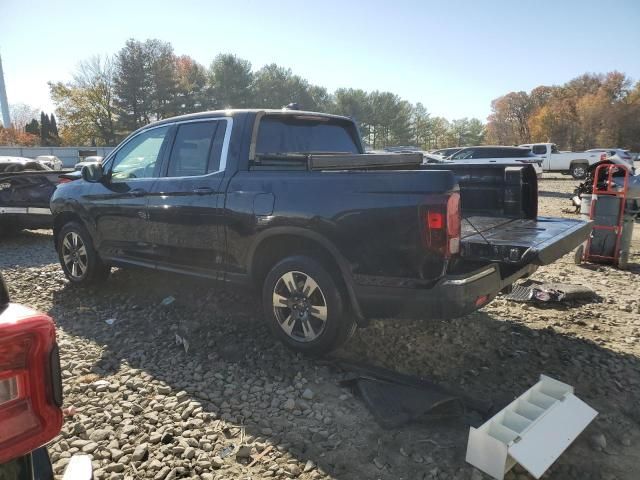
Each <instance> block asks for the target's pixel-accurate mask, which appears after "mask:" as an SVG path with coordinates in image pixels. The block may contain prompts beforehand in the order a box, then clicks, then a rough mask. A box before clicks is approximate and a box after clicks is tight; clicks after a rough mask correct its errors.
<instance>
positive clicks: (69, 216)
mask: <svg viewBox="0 0 640 480" xmlns="http://www.w3.org/2000/svg"><path fill="white" fill-rule="evenodd" d="M74 220H75V221H78V222H79V221H80V217H79V216H78V214H76V213H73V212H62V213H60V214H58V215H56V217H55V218H54V220H53V238H54V239H55V238H57V237H58V232H59V231H60V230H62V227H64V226H65V225H66V224H67V223H69V222H71V221H74Z"/></svg>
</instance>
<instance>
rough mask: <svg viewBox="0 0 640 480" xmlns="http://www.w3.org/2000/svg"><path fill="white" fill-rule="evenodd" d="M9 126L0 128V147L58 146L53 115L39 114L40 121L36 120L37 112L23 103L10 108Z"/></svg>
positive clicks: (58, 141)
mask: <svg viewBox="0 0 640 480" xmlns="http://www.w3.org/2000/svg"><path fill="white" fill-rule="evenodd" d="M9 116H10V117H11V120H12V121H11V125H9V126H8V127H7V128H5V127H4V126H2V127H0V145H20V146H25V147H27V146H29V147H35V146H43V147H44V146H46V147H56V146H59V145H60V137H59V135H58V125H57V122H56V117H55V115H54V114H53V113H52V114H46V113H44V112H40V121H38V119H37V118H36V117H37V116H38V111H37V110H35V109H33V108H31V107H30V106H29V105H26V104H24V103H18V104H14V105H11V106H10V109H9Z"/></svg>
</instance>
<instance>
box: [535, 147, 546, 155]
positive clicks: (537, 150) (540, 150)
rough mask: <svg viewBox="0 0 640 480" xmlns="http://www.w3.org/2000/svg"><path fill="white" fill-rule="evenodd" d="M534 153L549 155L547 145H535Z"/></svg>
mask: <svg viewBox="0 0 640 480" xmlns="http://www.w3.org/2000/svg"><path fill="white" fill-rule="evenodd" d="M533 153H535V154H537V155H543V154H545V153H547V146H546V145H534V146H533Z"/></svg>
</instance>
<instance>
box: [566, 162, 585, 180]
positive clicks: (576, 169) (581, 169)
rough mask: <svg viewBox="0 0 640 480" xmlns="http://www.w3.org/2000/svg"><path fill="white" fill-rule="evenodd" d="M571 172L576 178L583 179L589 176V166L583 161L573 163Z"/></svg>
mask: <svg viewBox="0 0 640 480" xmlns="http://www.w3.org/2000/svg"><path fill="white" fill-rule="evenodd" d="M570 173H571V176H572V177H573V178H575V179H576V180H582V179H584V178H585V177H586V176H587V166H586V165H583V164H581V163H578V164H576V165H571V170H570Z"/></svg>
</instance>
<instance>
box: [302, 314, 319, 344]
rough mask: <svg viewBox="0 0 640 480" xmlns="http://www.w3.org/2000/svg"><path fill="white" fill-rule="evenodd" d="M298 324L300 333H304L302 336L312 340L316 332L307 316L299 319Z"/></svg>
mask: <svg viewBox="0 0 640 480" xmlns="http://www.w3.org/2000/svg"><path fill="white" fill-rule="evenodd" d="M300 325H301V326H302V333H303V335H304V338H306V339H307V340H313V339H314V338H315V337H316V334H315V332H314V331H313V327H311V324H310V323H309V319H308V318H305V319H303V320H301V321H300Z"/></svg>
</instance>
